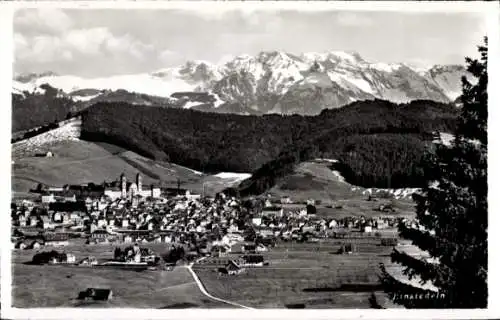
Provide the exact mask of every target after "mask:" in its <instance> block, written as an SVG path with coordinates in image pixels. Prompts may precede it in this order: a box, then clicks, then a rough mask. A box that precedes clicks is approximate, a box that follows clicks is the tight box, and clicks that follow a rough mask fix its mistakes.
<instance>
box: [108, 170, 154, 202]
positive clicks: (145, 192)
mask: <svg viewBox="0 0 500 320" xmlns="http://www.w3.org/2000/svg"><path fill="white" fill-rule="evenodd" d="M104 195H105V196H108V197H110V198H111V199H113V200H114V199H118V198H121V199H128V200H134V199H136V198H137V197H138V196H141V197H144V198H146V197H152V198H158V197H160V195H161V189H160V188H159V187H156V186H153V185H151V186H149V187H147V186H144V185H143V184H142V176H141V174H140V173H138V174H137V175H136V177H135V182H127V177H126V176H125V174H124V173H122V174H121V175H120V180H119V185H114V186H111V187H107V188H106V189H105V190H104Z"/></svg>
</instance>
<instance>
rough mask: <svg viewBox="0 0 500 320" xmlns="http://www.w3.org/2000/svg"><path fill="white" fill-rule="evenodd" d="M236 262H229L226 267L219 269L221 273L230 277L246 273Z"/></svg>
mask: <svg viewBox="0 0 500 320" xmlns="http://www.w3.org/2000/svg"><path fill="white" fill-rule="evenodd" d="M244 270H245V269H244V268H241V267H240V266H239V265H238V264H237V263H236V262H234V260H229V262H228V263H227V264H226V266H225V267H223V268H219V272H220V273H222V274H228V275H237V274H240V273H242V272H243V271H244Z"/></svg>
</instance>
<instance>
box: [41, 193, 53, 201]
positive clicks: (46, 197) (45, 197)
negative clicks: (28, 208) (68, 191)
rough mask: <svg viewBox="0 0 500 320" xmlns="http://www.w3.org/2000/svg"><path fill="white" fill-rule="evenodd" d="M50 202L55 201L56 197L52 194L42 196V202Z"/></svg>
mask: <svg viewBox="0 0 500 320" xmlns="http://www.w3.org/2000/svg"><path fill="white" fill-rule="evenodd" d="M52 202H56V199H55V197H54V195H53V194H49V195H44V196H42V203H52Z"/></svg>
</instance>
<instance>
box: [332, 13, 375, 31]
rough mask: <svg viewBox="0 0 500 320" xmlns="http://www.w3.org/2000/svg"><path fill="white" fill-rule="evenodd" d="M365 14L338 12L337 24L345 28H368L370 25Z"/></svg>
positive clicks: (369, 20)
mask: <svg viewBox="0 0 500 320" xmlns="http://www.w3.org/2000/svg"><path fill="white" fill-rule="evenodd" d="M366 15H367V13H362V12H359V13H354V12H339V13H338V16H337V23H338V24H340V25H342V26H345V27H359V26H369V25H371V24H372V21H371V19H370V18H368V17H367V16H366Z"/></svg>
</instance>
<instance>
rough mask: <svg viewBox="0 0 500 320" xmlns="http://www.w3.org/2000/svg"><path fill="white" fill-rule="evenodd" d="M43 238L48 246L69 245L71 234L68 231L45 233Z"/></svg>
mask: <svg viewBox="0 0 500 320" xmlns="http://www.w3.org/2000/svg"><path fill="white" fill-rule="evenodd" d="M43 238H44V241H45V245H46V246H67V245H68V244H69V234H67V233H45V234H44V236H43Z"/></svg>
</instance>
